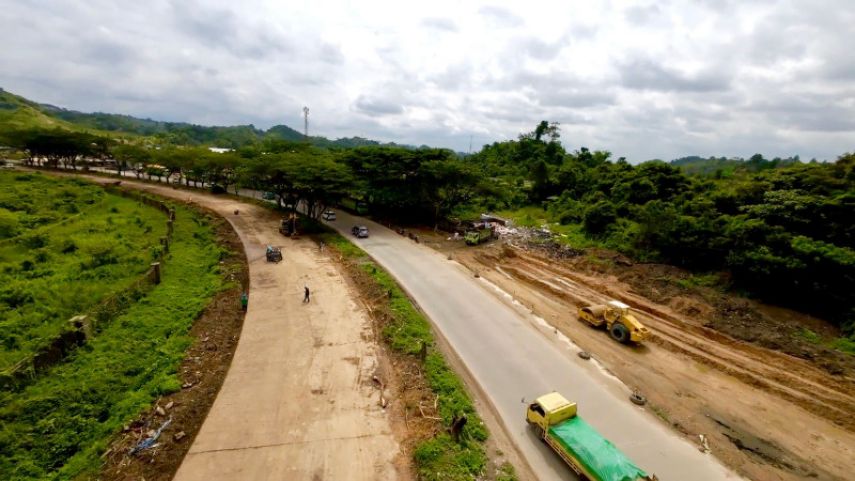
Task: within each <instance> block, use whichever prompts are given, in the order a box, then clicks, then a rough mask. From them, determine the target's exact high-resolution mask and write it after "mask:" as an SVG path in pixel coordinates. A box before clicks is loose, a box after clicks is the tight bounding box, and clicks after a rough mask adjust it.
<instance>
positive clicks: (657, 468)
mask: <svg viewBox="0 0 855 481" xmlns="http://www.w3.org/2000/svg"><path fill="white" fill-rule="evenodd" d="M126 175H127V174H126ZM240 194H241V195H242V196H246V197H254V198H256V199H258V198H260V193H259V192H256V191H251V190H243V189H242V190H241V192H240ZM337 216H338V220H337V221H334V222H328V224H329V225H330V226H331V227H333V228H335V229H337V230H338V231H339V232H340V233H342V234H343V235H345V236H348V237H350V238H351V239H352V240H353V241H354V242H355V243H356V244H358V245H359V246H360V247H361V248H362V249H364V250H365V251H366V252H367V253H368V254H370V255H371V256H372V257H373V258H374V259H375V260H376V261H377V262H378V263H379V264H380V265H381V266H383V267H384V268H385V269H386V270H387V271H389V272H390V273H391V274H392V275H393V276H394V277H395V278H396V280H397V281H398V282H399V283H400V284H401V286H402V287H403V288H404V289H405V290H406V291H407V292H408V293H409V294H410V295H411V296H412V297H413V299H414V300H415V301H416V302H417V303H418V305H419V306H420V307H421V309H422V310H423V311H424V312H425V313H426V314H427V316H428V317H429V318H430V320H431V321H432V322H433V324H434V326H435V327H436V329H438V330H439V332H440V333H441V334H442V336H443V337H444V338H445V339H446V340H447V341H448V343H449V344H450V346H451V348H452V349H453V350H454V351H455V353H456V354H457V356H458V357H459V358H460V360H461V361H462V362H463V363H464V364H465V365H466V367H467V369H468V370H469V372H470V373H471V375H472V377H473V378H474V379H475V380H476V382H477V383H478V384H479V385H480V387H481V389H482V391H483V392H484V393H485V395H486V396H487V398H488V401H489V402H490V403H491V404H492V405H493V406H494V408H495V411H496V414H497V415H498V417H499V419H500V420H501V422H502V423H503V424H504V426H505V428H506V431H507V434H508V436H509V437H510V438H511V440H512V442H514V444H515V445H516V446H517V449H518V450H519V452H520V454H521V455H522V456H523V457H524V458H525V459H526V461H527V462H528V464H529V466H530V468H531V469H532V471H533V472H534V473H535V475H536V476H537V477H538V479H540V480H543V481H546V480H560V479H564V480H566V479H575V474H574V473H573V472H572V471H571V470H570V468H568V467H567V466H566V465H565V464H564V463H563V462H562V461H561V460H560V459H559V458H558V456H557V455H556V454H555V453H553V452H552V451H551V450H550V449H549V448H548V447H547V446H546V445H545V444H544V443H543V442H541V441H540V440H539V439H538V438H537V437H536V436H535V435H534V433H533V432H532V430H531V429H530V428H528V426H527V425H526V423H525V408H526V403H525V402H524V401H523V400H525V401H531V400H533V399H534V398H536V397H537V396H539V395H541V394H544V393H547V392H550V391H558V392H560V393H562V394H563V395H564V396H565V397H567V398H568V399H570V400H571V401H574V402H576V403H578V407H579V415H580V416H582V417H583V418H584V419H585V420H586V421H588V423H590V424H591V425H592V426H594V427H595V428H596V429H597V430H598V431H599V432H600V433H601V434H603V435H604V436H605V437H606V438H608V439H609V440H610V441H612V442H613V443H614V444H615V445H616V446H618V447H619V448H620V449H621V450H622V451H623V452H624V453H625V454H627V455H628V456H629V457H630V458H631V459H632V460H633V461H635V463H636V464H638V465H639V466H640V467H641V468H643V469H644V470H646V471H647V472H648V474H655V475H656V476H657V477H658V478H659V479H660V480H661V481H685V480H692V481H714V480H722V479H741V477H739V476H738V475H736V474H735V473H733V472H731V471H729V470H728V469H727V468H725V467H724V466H723V465H722V464H721V463H720V462H718V460H716V459H715V458H714V457H712V456H711V455H709V454H704V453H701V452H700V451H699V450H698V449H697V447H696V446H695V445H693V444H691V443H689V442H688V441H687V440H686V439H684V438H683V437H681V436H679V435H678V434H676V433H675V432H673V430H671V428H670V427H668V426H666V425H665V424H663V423H662V421H660V420H659V419H657V418H656V417H655V416H654V415H652V414H651V413H649V412H647V411H646V410H644V409H643V408H639V407H637V406H635V405H633V404H632V403H630V401H629V399H628V396H629V394H630V390H629V388H627V387H626V386H625V385H624V384H622V383H621V382H620V381H619V380H617V379H616V378H614V377H613V376H611V375H610V374H608V373H607V372H606V371H605V370H604V369H602V368H601V367H600V366H599V365H598V364H597V363H596V362H592V361H584V360H582V359H581V358H579V357H578V356H577V355H576V353H578V351H579V349H578V348H577V347H576V346H575V345H573V344H571V343H569V342H568V341H567V340H566V339H564V338H562V337H561V336H559V335H557V334H556V333H555V331H554V330H553V329H552V328H551V327H550V326H548V325H547V324H546V323H545V322H544V321H543V320H540V319H538V318H536V317H535V316H533V315H531V313H530V312H528V311H527V310H525V309H524V308H522V307H520V306H513V302H512V301H510V300H508V299H504V300H503V299H502V297H503V296H504V295H505V294H503V293H500V292H497V291H496V290H495V289H493V288H492V287H491V286H490V285H489V284H488V283H487V282H486V281H484V280H483V279H478V278H475V277H474V276H473V275H472V273H470V272H469V271H468V270H466V269H465V268H463V267H462V266H460V265H459V264H457V263H456V262H453V261H449V260H448V259H447V258H446V257H445V256H443V255H442V254H440V253H438V252H436V251H435V250H433V249H431V248H429V247H425V246H423V245H420V244H416V243H414V242H413V241H411V240H409V239H407V238H405V237H402V236H400V235H398V234H397V233H395V232H393V231H391V230H389V229H388V228H386V227H384V226H382V225H380V224H377V223H375V222H372V221H370V220H367V219H364V218H361V217H356V216H352V215H349V214H347V213H345V212H340V211H339V212H337ZM355 224H360V225H366V226H368V228H369V229H370V231H371V236H370V237H369V238H367V239H355V238H354V237H353V236H352V235H351V234H350V229H351V227H353V225H355Z"/></svg>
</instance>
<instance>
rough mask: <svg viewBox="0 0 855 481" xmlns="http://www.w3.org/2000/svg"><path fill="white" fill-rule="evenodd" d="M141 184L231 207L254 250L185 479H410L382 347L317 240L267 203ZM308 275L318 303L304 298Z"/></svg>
mask: <svg viewBox="0 0 855 481" xmlns="http://www.w3.org/2000/svg"><path fill="white" fill-rule="evenodd" d="M92 180H94V181H98V182H109V181H110V180H109V179H103V178H92ZM124 183H125V184H130V182H124ZM134 186H135V187H137V188H140V189H143V190H147V191H150V192H153V193H156V194H158V195H162V196H165V197H173V198H178V199H181V200H190V201H192V202H195V203H198V204H200V205H203V206H204V207H207V208H210V209H212V210H214V211H216V212H218V213H219V214H221V215H223V216H224V217H226V218H227V219H228V220H229V221H230V222H231V223H232V224H233V226H234V228H235V230H236V231H237V233H238V234H239V236H240V237H241V240H242V242H243V244H244V247H245V249H246V253H247V256H248V260H249V272H250V287H251V288H250V296H249V309H248V311H247V314H246V319H245V321H244V327H243V331H242V334H241V338H240V342H239V344H238V347H237V350H236V352H235V357H234V359H233V361H232V365H231V367H230V369H229V372H228V375H227V377H226V380H225V382H224V384H223V387H222V389H221V390H220V392H219V394H218V396H217V399H216V401H215V403H214V405H213V407H212V408H211V411H210V412H209V414H208V417H207V418H206V419H205V422H204V424H203V426H202V429H201V430H200V432H199V434H198V436H197V437H196V439H195V440H194V441H193V445H192V447H191V448H190V451H189V453H188V454H187V456H186V457H185V458H184V462H183V463H182V465H181V467H180V468H179V470H178V473H177V474H176V476H175V478H174V479H175V480H176V481H195V480H200V481H201V480H205V481H208V480H212V479H216V480H221V481H226V480H235V481H244V480H250V479H251V480H254V481H256V480H282V479H312V480H320V479H348V480H384V479H385V480H388V479H399V478H407V477H408V473H407V471H406V466H407V465H408V460H405V459H401V454H400V452H401V451H400V447H399V444H398V442H397V441H396V438H395V436H394V435H393V426H392V422H391V421H390V418H389V415H388V414H387V413H386V412H385V411H384V410H383V409H381V408H380V406H379V403H378V399H379V395H380V392H379V391H378V390H377V389H376V388H375V386H373V385H372V380H371V379H372V376H373V375H374V374H375V372H376V370H377V369H378V362H379V354H378V348H377V346H376V344H375V342H374V338H373V333H372V329H371V324H370V320H369V318H368V316H367V314H366V313H365V312H364V310H363V309H362V308H361V307H359V306H358V305H357V304H356V303H355V301H354V300H353V299H354V298H355V296H353V295H352V294H351V293H350V292H349V291H348V287H347V286H346V284H345V280H344V278H343V277H342V275H341V274H340V273H339V272H338V271H337V269H336V267H335V266H334V265H332V264H331V263H330V261H329V260H327V259H326V258H325V257H324V256H322V255H321V254H320V253H319V252H318V248H317V246H316V245H315V244H314V243H313V242H311V241H309V240H296V241H295V240H290V239H285V238H284V237H282V236H281V235H280V234H279V233H278V232H277V231H276V228H277V217H275V215H274V214H272V213H271V212H270V211H268V210H266V209H263V208H261V207H258V206H253V205H249V204H244V203H241V202H237V201H234V200H231V199H228V198H224V197H213V196H210V195H205V194H200V193H195V192H188V191H184V190H175V189H171V188H169V187H166V186H156V185H150V184H141V183H140V184H134ZM235 209H239V212H240V213H239V215H235V214H234V211H235ZM267 244H272V245H281V246H282V252H283V256H284V260H283V261H282V262H281V263H277V264H273V263H267V262H266V260H265V247H266V245H267ZM305 285H308V286H309V288H310V290H311V292H312V296H311V302H310V303H303V302H302V300H303V288H304V286H305ZM235 302H237V300H235Z"/></svg>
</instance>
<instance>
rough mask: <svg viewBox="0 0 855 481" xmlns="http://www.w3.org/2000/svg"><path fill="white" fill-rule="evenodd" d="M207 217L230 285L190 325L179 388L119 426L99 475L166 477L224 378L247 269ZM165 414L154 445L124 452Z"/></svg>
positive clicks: (221, 228) (234, 240) (121, 479)
mask: <svg viewBox="0 0 855 481" xmlns="http://www.w3.org/2000/svg"><path fill="white" fill-rule="evenodd" d="M210 220H211V222H212V224H213V225H215V226H216V231H217V240H218V243H219V244H220V245H221V246H223V247H225V248H227V249H228V252H229V255H228V256H227V257H226V258H225V259H223V260H222V261H221V264H222V265H221V272H223V273H224V275H225V276H226V278H227V279H228V280H229V281H231V282H234V283H235V284H236V285H235V287H233V288H230V289H227V290H224V291H222V292H220V293H218V294H217V295H216V296H214V298H213V300H212V301H211V302H210V304H208V307H206V308H205V311H204V312H203V313H202V315H201V316H200V317H199V319H197V320H196V322H195V323H194V325H193V328H192V329H191V330H190V334H189V335H190V336H192V337H193V338H195V341H194V343H193V345H192V346H191V347H190V348H189V349H188V351H187V355H186V357H185V358H184V361H183V362H182V363H181V366H180V368H179V372H180V378H181V382H182V384H183V386H182V389H181V390H180V391H178V392H176V393H173V394H170V395H168V396H164V397H162V398H160V399H159V400H158V401H157V403H156V404H155V406H154V407H153V408H152V409H151V410H149V411H147V412H145V413H144V414H142V415H141V416H140V417H139V418H138V419H137V420H135V421H134V422H132V423H130V424H128V425H127V426H126V427H125V429H124V432H123V433H121V434H120V435H119V436H117V438H116V439H115V440H114V441H113V443H112V445H111V447H110V449H109V450H108V451H107V453H105V455H104V456H103V457H104V465H103V468H102V470H101V473H100V476H99V479H101V480H104V481H131V480H133V481H139V480H148V481H158V480H162V481H168V480H170V479H172V478H173V476H174V475H175V472H176V471H177V470H178V467H179V466H180V465H181V462H182V460H183V459H184V455H185V454H186V453H187V451H188V450H189V449H190V445H191V444H193V439H195V437H196V434H197V433H198V432H199V428H201V426H202V422H203V421H204V420H205V417H206V416H207V414H208V411H209V410H210V408H211V405H212V404H213V403H214V399H215V398H216V397H217V393H218V392H219V390H220V387H221V386H222V384H223V380H224V379H225V377H226V372H227V371H228V369H229V365H230V364H231V361H232V356H233V354H234V351H235V348H236V347H237V343H238V338H239V337H240V333H241V327H242V326H243V319H244V311H243V309H242V308H241V305H240V302H239V299H240V295H241V293H242V292H243V291H244V290H245V289H246V288H245V287H244V286H247V285H248V274H249V272H248V268H247V262H246V257H245V255H244V251H243V245H242V244H241V242H240V239H239V238H238V236H237V234H236V233H235V231H234V230H233V229H232V227H231V225H229V223H228V222H225V221H224V220H222V219H221V218H220V217H219V216H216V215H211V216H210ZM168 419H171V421H170V423H169V425H168V426H167V427H166V428H165V429H163V431H162V432H161V435H160V437H159V438H158V440H157V443H156V445H155V446H154V447H152V448H150V449H146V450H142V451H140V452H138V453H136V454H134V455H131V454H130V451H131V449H132V448H133V447H134V446H136V445H137V444H138V443H139V442H140V441H142V440H143V439H145V438H147V437H148V436H150V435H151V434H153V431H155V430H157V429H158V428H159V427H161V426H162V425H163V424H164V423H165V422H166V421H167V420H168Z"/></svg>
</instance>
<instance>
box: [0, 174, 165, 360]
mask: <svg viewBox="0 0 855 481" xmlns="http://www.w3.org/2000/svg"><path fill="white" fill-rule="evenodd" d="M0 184H2V185H3V186H4V188H3V189H2V190H0V224H2V225H0V345H2V346H3V349H2V350H0V369H5V368H7V367H9V366H10V365H12V364H15V363H16V362H17V361H19V360H20V359H22V358H24V357H27V356H29V355H32V354H34V353H35V352H36V351H37V350H38V349H39V348H40V347H42V346H44V345H45V344H46V343H48V342H50V340H51V339H53V338H54V337H56V336H57V335H58V334H59V333H60V332H61V331H62V330H63V329H64V328H65V327H66V325H67V321H68V319H69V318H71V317H72V316H74V315H78V314H81V313H85V312H87V311H88V310H89V309H91V308H92V307H93V306H94V305H95V304H97V303H98V302H99V301H101V300H102V299H104V298H106V297H108V296H110V295H112V294H114V293H118V292H121V291H122V290H123V288H124V287H126V286H127V285H129V284H130V283H132V282H134V281H135V280H136V279H137V278H138V277H139V276H140V275H142V273H143V272H145V270H146V269H148V266H149V263H150V262H151V260H152V251H151V249H152V248H153V247H155V246H157V245H158V239H159V237H160V236H162V235H164V234H165V233H166V224H165V222H166V216H165V215H164V214H163V213H161V212H159V211H157V210H156V209H154V208H151V207H148V206H145V205H139V204H138V203H137V202H135V201H132V200H130V199H126V198H123V197H120V196H116V195H112V194H107V193H106V192H104V190H102V189H101V188H99V187H97V186H94V185H91V184H86V183H83V182H80V181H77V180H74V179H57V178H54V177H49V176H45V175H41V174H20V173H13V172H0ZM9 235H12V237H9Z"/></svg>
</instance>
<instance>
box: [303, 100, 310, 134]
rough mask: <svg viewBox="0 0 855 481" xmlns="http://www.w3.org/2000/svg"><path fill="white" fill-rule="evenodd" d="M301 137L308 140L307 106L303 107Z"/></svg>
mask: <svg viewBox="0 0 855 481" xmlns="http://www.w3.org/2000/svg"><path fill="white" fill-rule="evenodd" d="M303 128H304V129H305V130H303V137H304V140H305V141H306V142H308V141H309V107H303Z"/></svg>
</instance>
